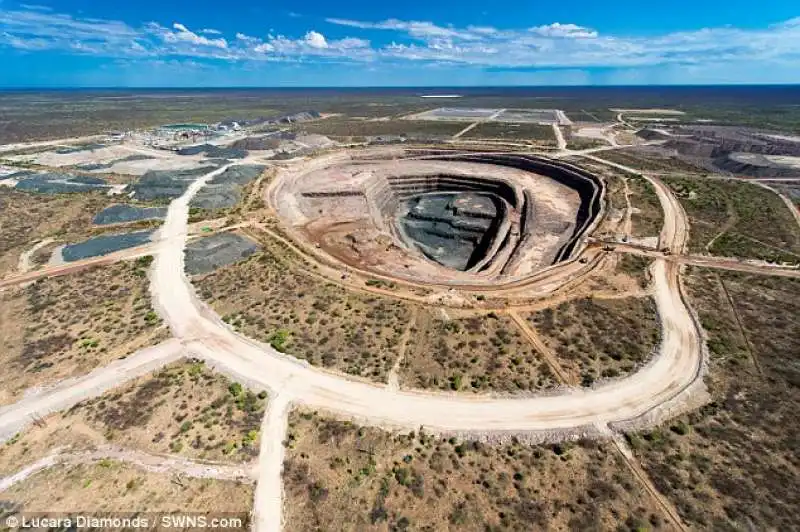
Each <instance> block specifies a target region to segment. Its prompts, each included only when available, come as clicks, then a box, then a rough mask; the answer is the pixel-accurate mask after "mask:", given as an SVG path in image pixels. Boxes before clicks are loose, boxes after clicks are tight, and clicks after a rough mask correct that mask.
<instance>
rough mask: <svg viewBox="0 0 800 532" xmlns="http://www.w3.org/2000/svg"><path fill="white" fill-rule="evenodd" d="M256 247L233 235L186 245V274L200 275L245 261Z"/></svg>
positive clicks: (254, 244)
mask: <svg viewBox="0 0 800 532" xmlns="http://www.w3.org/2000/svg"><path fill="white" fill-rule="evenodd" d="M258 249H259V247H258V245H257V244H256V243H255V242H253V241H252V240H250V239H249V238H245V237H243V236H241V235H237V234H235V233H221V234H218V235H213V236H209V237H207V238H201V239H200V240H195V241H194V242H191V243H189V244H187V245H186V273H188V274H189V275H202V274H205V273H210V272H212V271H214V270H216V269H218V268H221V267H223V266H227V265H229V264H233V263H234V262H238V261H240V260H242V259H245V258H247V257H249V256H250V255H252V254H253V253H255V252H256V251H258Z"/></svg>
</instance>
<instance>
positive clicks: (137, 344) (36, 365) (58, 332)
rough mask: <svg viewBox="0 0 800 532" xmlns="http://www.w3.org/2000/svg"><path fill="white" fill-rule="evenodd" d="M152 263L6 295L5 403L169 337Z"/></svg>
mask: <svg viewBox="0 0 800 532" xmlns="http://www.w3.org/2000/svg"><path fill="white" fill-rule="evenodd" d="M150 259H151V258H150V257H144V258H141V259H138V260H137V261H135V262H124V263H118V264H115V265H113V266H105V267H96V268H92V269H90V270H84V271H81V272H78V273H73V274H71V275H66V276H63V277H53V278H49V279H42V280H40V281H37V282H36V283H34V284H32V285H29V286H27V287H25V288H21V287H17V288H11V289H8V290H6V291H3V292H0V362H2V364H3V366H4V367H5V369H6V371H4V372H3V373H2V375H0V390H2V391H0V404H7V403H10V402H13V401H15V400H17V399H19V397H20V394H21V393H22V392H23V390H25V389H26V388H30V387H33V386H37V385H43V384H46V383H53V382H55V381H58V380H61V379H64V378H66V377H72V376H77V375H83V374H86V373H89V372H90V371H91V370H93V369H95V368H97V367H100V366H103V365H105V364H108V363H109V362H112V361H113V360H115V359H117V358H120V357H124V356H126V355H129V354H131V353H133V352H134V351H136V350H138V349H141V348H142V347H146V346H150V345H155V344H157V343H159V342H161V341H163V340H165V339H167V338H169V336H170V335H169V331H168V330H167V328H166V327H165V326H164V325H163V324H162V322H161V318H159V317H158V315H157V314H156V313H155V312H154V311H153V309H152V307H151V302H150V295H149V293H148V281H147V276H146V268H147V266H148V265H149V261H150Z"/></svg>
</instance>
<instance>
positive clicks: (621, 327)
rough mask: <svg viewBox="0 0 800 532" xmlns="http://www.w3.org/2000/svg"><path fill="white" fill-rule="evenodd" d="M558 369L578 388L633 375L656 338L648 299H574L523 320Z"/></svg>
mask: <svg viewBox="0 0 800 532" xmlns="http://www.w3.org/2000/svg"><path fill="white" fill-rule="evenodd" d="M527 319H528V321H529V322H530V323H531V324H532V325H533V326H534V327H535V328H536V330H537V331H538V332H539V333H540V335H541V336H542V340H543V341H544V343H545V345H546V346H547V347H548V348H550V349H551V350H552V351H553V353H554V354H555V355H556V357H557V358H558V361H559V363H560V364H561V366H562V367H563V368H564V370H565V371H566V372H567V373H568V374H570V375H571V376H572V377H573V378H574V379H576V380H577V381H579V382H581V383H582V384H583V386H591V385H592V384H593V383H594V382H595V381H596V380H599V379H605V378H615V377H622V376H625V375H629V374H631V373H633V372H634V371H635V370H636V368H638V367H639V366H641V365H642V364H643V363H645V362H646V361H647V360H648V358H650V356H651V355H652V354H653V353H654V351H655V349H656V347H657V346H658V343H659V339H660V325H659V321H658V315H657V313H656V306H655V302H654V301H653V300H652V299H651V298H649V297H648V298H633V297H631V298H625V299H593V298H587V299H579V300H576V301H570V302H568V303H562V304H561V305H559V306H558V307H555V308H548V309H545V310H542V311H540V312H535V313H533V314H531V315H529V316H528V318H527Z"/></svg>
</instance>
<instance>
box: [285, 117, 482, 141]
mask: <svg viewBox="0 0 800 532" xmlns="http://www.w3.org/2000/svg"><path fill="white" fill-rule="evenodd" d="M466 126H467V124H462V123H454V122H437V121H433V120H431V121H424V120H385V121H383V120H381V121H374V120H353V119H347V118H339V117H335V118H328V119H326V120H322V121H319V122H314V123H310V124H308V123H306V124H300V125H298V126H296V127H295V130H296V131H297V132H299V133H308V134H319V135H327V136H330V137H334V138H350V139H352V140H356V141H357V140H363V138H364V137H374V136H381V135H398V136H407V137H423V138H424V137H452V136H453V135H455V134H456V133H458V132H459V131H461V130H462V129H464V127H466Z"/></svg>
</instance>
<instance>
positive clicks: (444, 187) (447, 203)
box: [269, 150, 603, 285]
mask: <svg viewBox="0 0 800 532" xmlns="http://www.w3.org/2000/svg"><path fill="white" fill-rule="evenodd" d="M602 194H603V186H602V182H601V181H600V179H599V178H596V177H595V176H593V175H592V174H590V173H588V172H586V171H585V170H582V169H580V168H577V167H575V166H572V165H569V164H567V163H564V162H561V161H555V160H550V159H547V158H543V157H535V156H529V155H513V154H489V155H487V154H471V153H466V154H454V153H452V152H446V151H442V152H438V153H431V152H424V153H423V152H414V151H412V150H393V151H392V152H391V155H390V156H387V153H386V152H385V151H384V152H370V151H368V150H366V151H363V152H349V153H348V154H347V155H344V156H342V155H339V156H338V157H335V158H331V159H324V158H323V159H322V160H318V161H316V162H314V163H312V164H309V165H307V166H305V167H303V168H302V169H299V170H296V171H292V172H285V173H283V174H281V175H280V176H279V178H278V179H277V181H276V182H275V183H273V186H272V187H271V193H270V195H269V197H270V202H271V203H272V205H273V207H274V208H275V210H276V211H277V212H278V213H279V215H280V216H281V217H282V219H283V220H284V222H286V225H287V226H288V227H290V228H291V229H292V232H293V233H294V234H293V236H294V237H295V238H296V239H297V240H299V241H301V242H303V243H304V244H306V245H307V246H309V247H313V248H315V249H316V252H317V253H319V254H324V255H325V256H326V257H327V258H329V259H331V260H332V261H335V262H338V263H340V264H341V265H343V266H344V268H345V271H346V268H347V267H352V268H356V269H358V270H361V271H365V270H366V271H372V272H374V273H375V274H377V275H380V276H388V277H394V278H399V279H406V280H412V281H415V282H426V283H432V284H447V283H458V284H460V285H464V284H475V285H483V284H489V283H493V282H498V281H501V280H502V281H512V280H515V279H521V278H524V277H526V276H530V275H531V274H532V273H534V272H537V271H540V270H543V269H545V268H549V267H551V266H553V265H555V264H557V263H560V262H562V261H566V260H570V259H572V258H574V257H575V256H576V255H577V254H578V253H579V252H580V251H581V250H582V249H583V246H585V242H586V236H587V235H588V234H589V233H590V232H591V230H592V229H593V227H594V225H595V223H596V221H597V220H598V219H599V214H600V211H601V209H602Z"/></svg>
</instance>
